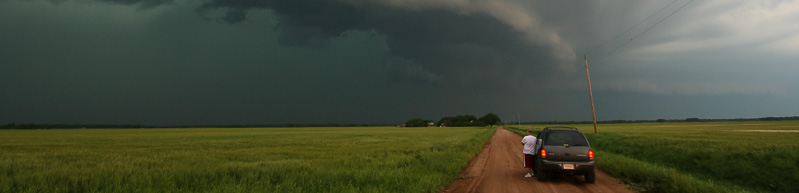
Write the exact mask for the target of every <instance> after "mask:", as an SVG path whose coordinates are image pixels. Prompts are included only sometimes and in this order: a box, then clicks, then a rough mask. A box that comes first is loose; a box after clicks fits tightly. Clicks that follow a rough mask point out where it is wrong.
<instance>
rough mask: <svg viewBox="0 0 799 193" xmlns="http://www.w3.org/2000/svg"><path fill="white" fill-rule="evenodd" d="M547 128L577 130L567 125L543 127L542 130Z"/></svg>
mask: <svg viewBox="0 0 799 193" xmlns="http://www.w3.org/2000/svg"><path fill="white" fill-rule="evenodd" d="M549 129H573V130H578V129H577V128H576V127H567V126H554V127H545V128H544V130H549ZM578 131H579V130H578Z"/></svg>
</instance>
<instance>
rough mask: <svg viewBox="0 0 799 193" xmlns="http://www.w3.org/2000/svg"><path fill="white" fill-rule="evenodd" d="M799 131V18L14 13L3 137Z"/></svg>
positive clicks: (187, 5)
mask: <svg viewBox="0 0 799 193" xmlns="http://www.w3.org/2000/svg"><path fill="white" fill-rule="evenodd" d="M584 55H587V57H588V62H589V65H590V67H591V78H592V83H593V89H594V97H595V102H596V111H597V118H598V119H599V120H617V119H624V120H637V119H660V118H665V119H684V118H688V117H699V118H753V117H766V116H796V115H799V102H797V101H799V100H797V99H799V76H797V74H799V62H797V61H796V59H795V58H796V56H799V1H745V0H697V1H691V0H677V1H654V0H651V1H621V0H618V1H611V0H603V1H544V0H534V1H529V0H495V1H467V0H292V1H280V0H264V1H247V0H196V1H195V0H25V1H22V0H0V90H2V94H0V124H6V123H11V122H16V123H65V124H83V123H91V124H145V125H205V124H284V123H308V124H316V123H390V124H393V123H399V122H404V121H406V120H409V119H412V118H416V117H419V118H424V119H432V120H438V119H439V118H441V117H444V116H454V115H459V114H473V115H476V116H478V117H479V116H482V115H485V114H486V113H496V114H498V115H500V117H501V118H502V119H503V120H510V119H511V117H514V116H517V114H520V115H521V118H522V121H529V120H530V118H531V117H532V118H533V119H535V120H538V121H572V120H574V121H583V120H591V111H590V104H589V100H588V91H587V84H586V78H585V69H584V65H585V64H584V60H583V56H584Z"/></svg>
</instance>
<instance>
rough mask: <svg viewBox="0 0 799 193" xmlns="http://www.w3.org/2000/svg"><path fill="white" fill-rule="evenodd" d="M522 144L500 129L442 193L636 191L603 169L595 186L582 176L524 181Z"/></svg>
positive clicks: (511, 133) (562, 176)
mask: <svg viewBox="0 0 799 193" xmlns="http://www.w3.org/2000/svg"><path fill="white" fill-rule="evenodd" d="M521 141H522V137H521V136H519V135H516V134H515V133H513V132H510V131H508V130H505V129H504V128H501V127H500V128H498V129H497V131H496V132H495V133H494V136H492V137H491V139H490V140H489V141H488V143H486V145H485V147H483V151H482V152H481V153H480V154H479V155H478V156H477V157H475V158H474V159H473V160H472V161H471V162H469V165H468V166H467V167H466V169H464V170H463V171H462V172H461V175H460V176H459V177H458V180H456V181H455V182H453V183H452V184H450V185H449V186H447V187H446V188H445V189H443V190H441V192H442V193H450V192H470V193H471V192H503V193H512V192H609V193H610V192H613V193H616V192H619V193H624V192H633V191H632V190H629V189H627V188H626V187H625V186H624V185H622V184H619V183H618V180H617V179H616V178H614V177H611V176H609V175H608V174H606V173H605V172H602V171H600V170H597V173H596V183H595V184H588V183H584V178H583V177H582V176H565V175H561V176H559V177H557V178H555V179H551V180H549V181H544V182H539V181H538V179H536V178H535V177H532V178H525V177H524V174H525V173H527V172H528V171H529V170H527V169H526V168H523V167H522V148H523V147H522V145H521ZM597 156H601V155H597Z"/></svg>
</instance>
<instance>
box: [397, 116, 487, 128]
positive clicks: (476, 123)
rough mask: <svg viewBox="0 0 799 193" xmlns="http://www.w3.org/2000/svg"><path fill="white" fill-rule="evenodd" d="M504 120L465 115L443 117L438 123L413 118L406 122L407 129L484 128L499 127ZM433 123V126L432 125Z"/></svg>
mask: <svg viewBox="0 0 799 193" xmlns="http://www.w3.org/2000/svg"><path fill="white" fill-rule="evenodd" d="M501 122H502V120H501V119H499V116H498V115H497V114H494V113H488V114H486V115H483V116H482V117H480V118H477V117H476V116H474V115H470V114H465V115H457V116H451V117H442V118H441V119H439V120H438V121H436V122H434V121H432V120H426V119H421V118H413V119H411V120H408V121H407V122H405V126H406V127H428V126H436V127H482V126H488V125H497V124H499V123H501ZM431 123H432V124H433V125H431Z"/></svg>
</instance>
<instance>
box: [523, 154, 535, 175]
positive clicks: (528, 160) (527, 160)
mask: <svg viewBox="0 0 799 193" xmlns="http://www.w3.org/2000/svg"><path fill="white" fill-rule="evenodd" d="M533 158H534V156H533V155H530V154H524V167H525V168H530V173H527V174H526V175H524V177H527V178H529V177H533V176H534V175H535V172H533V169H534V168H535V167H533Z"/></svg>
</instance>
